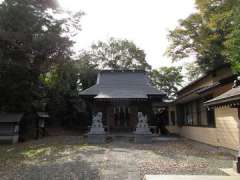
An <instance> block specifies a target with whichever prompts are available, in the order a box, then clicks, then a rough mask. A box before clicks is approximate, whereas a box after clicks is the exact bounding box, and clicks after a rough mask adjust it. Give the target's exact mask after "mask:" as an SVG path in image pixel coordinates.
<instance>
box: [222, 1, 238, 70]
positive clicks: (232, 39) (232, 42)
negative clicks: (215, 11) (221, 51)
mask: <svg viewBox="0 0 240 180" xmlns="http://www.w3.org/2000/svg"><path fill="white" fill-rule="evenodd" d="M233 25H234V28H233V32H232V33H231V34H230V35H229V37H228V40H227V41H226V43H225V46H226V48H227V50H226V54H227V55H228V56H229V59H230V62H231V64H232V68H233V70H234V71H235V72H236V73H238V74H239V73H240V2H238V4H237V5H236V6H235V8H234V21H233Z"/></svg>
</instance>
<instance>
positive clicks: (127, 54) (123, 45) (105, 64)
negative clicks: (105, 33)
mask: <svg viewBox="0 0 240 180" xmlns="http://www.w3.org/2000/svg"><path fill="white" fill-rule="evenodd" d="M85 54H88V56H89V57H90V58H91V61H92V62H93V63H94V64H97V65H98V67H99V68H100V69H102V68H103V69H116V70H121V69H141V70H150V69H151V66H150V65H149V64H148V63H147V61H146V54H145V53H144V51H143V50H142V49H140V48H138V47H137V46H136V45H135V44H134V43H133V42H131V41H129V40H119V39H114V38H110V39H109V40H108V41H107V42H102V41H99V42H97V43H96V44H93V45H92V48H91V50H90V51H88V52H85Z"/></svg>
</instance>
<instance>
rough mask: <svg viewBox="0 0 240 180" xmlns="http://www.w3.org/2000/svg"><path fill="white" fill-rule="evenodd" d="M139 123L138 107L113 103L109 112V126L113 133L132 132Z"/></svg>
mask: <svg viewBox="0 0 240 180" xmlns="http://www.w3.org/2000/svg"><path fill="white" fill-rule="evenodd" d="M136 123H137V107H135V106H133V105H130V103H119V102H118V103H111V105H110V106H109V107H108V110H107V124H108V126H109V130H110V131H112V132H132V131H133V130H134V129H135V127H136Z"/></svg>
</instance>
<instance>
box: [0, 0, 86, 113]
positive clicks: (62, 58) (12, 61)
mask: <svg viewBox="0 0 240 180" xmlns="http://www.w3.org/2000/svg"><path fill="white" fill-rule="evenodd" d="M51 2H54V0H52V1H45V0H41V1H38V0H5V1H3V3H2V4H0V67H4V68H0V77H1V78H0V93H1V94H4V95H5V97H4V98H0V101H1V102H0V104H1V107H0V108H3V109H4V110H6V111H7V110H10V109H11V110H12V111H19V110H21V111H27V110H29V109H30V108H31V106H32V103H33V101H35V100H36V99H38V93H39V90H40V87H41V81H40V80H39V77H40V75H41V74H44V73H47V72H48V71H49V70H50V69H51V68H52V67H53V66H55V65H56V64H63V63H65V62H67V61H70V60H71V58H70V56H71V55H72V51H71V46H72V45H73V41H71V40H70V38H69V37H68V36H66V35H65V34H67V33H68V32H69V27H70V26H71V23H70V22H69V21H70V20H73V19H75V20H79V19H78V17H79V16H81V14H79V13H78V14H77V15H76V17H73V16H71V17H70V16H68V17H67V18H63V19H57V18H56V16H55V13H56V12H57V11H56V10H55V9H52V8H53V7H54V8H55V6H52V5H53V3H51ZM77 25H78V24H77ZM3 77H8V78H7V79H6V78H3ZM6 85H8V87H6ZM9 89H11V91H9ZM19 89H24V90H22V91H19ZM16 92H17V93H16ZM9 99H12V101H11V103H10V102H9ZM14 99H15V100H14ZM19 99H21V100H19ZM19 107H22V108H19Z"/></svg>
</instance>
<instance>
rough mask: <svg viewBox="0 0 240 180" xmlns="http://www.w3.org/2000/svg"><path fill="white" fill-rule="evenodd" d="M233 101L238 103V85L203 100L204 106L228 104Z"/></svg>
mask: <svg viewBox="0 0 240 180" xmlns="http://www.w3.org/2000/svg"><path fill="white" fill-rule="evenodd" d="M234 103H240V87H239V86H238V87H235V88H232V89H230V90H229V91H227V92H225V93H223V94H221V95H220V96H217V97H215V98H213V99H211V100H209V101H207V102H205V105H206V106H222V105H229V104H234Z"/></svg>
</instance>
